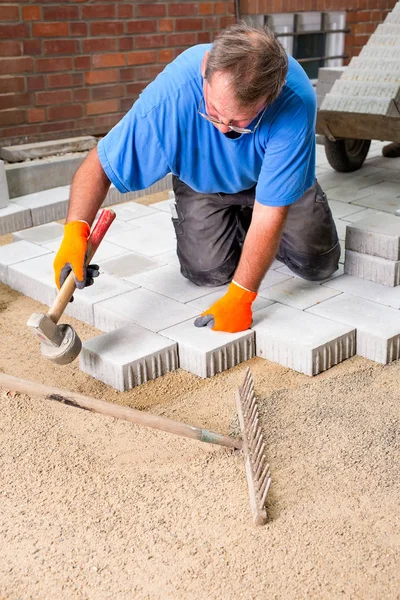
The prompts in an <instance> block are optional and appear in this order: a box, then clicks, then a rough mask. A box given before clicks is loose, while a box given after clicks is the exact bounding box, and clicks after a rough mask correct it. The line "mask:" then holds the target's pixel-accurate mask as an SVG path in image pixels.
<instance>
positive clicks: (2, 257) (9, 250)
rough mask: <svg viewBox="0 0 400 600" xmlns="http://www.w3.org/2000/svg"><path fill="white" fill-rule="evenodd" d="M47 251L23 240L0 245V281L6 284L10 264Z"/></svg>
mask: <svg viewBox="0 0 400 600" xmlns="http://www.w3.org/2000/svg"><path fill="white" fill-rule="evenodd" d="M48 253H49V250H46V249H45V248H41V247H40V246H37V245H36V244H31V243H30V242H27V241H25V240H21V241H19V242H14V243H12V244H7V245H5V246H0V281H1V282H2V283H5V284H6V285H8V267H9V266H10V265H13V264H15V263H20V262H22V261H24V260H29V259H31V258H35V257H36V256H42V255H43V254H48Z"/></svg>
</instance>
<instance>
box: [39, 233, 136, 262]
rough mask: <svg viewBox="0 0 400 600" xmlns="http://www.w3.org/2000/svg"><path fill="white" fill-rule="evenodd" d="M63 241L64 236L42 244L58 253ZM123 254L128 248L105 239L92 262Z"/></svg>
mask: <svg viewBox="0 0 400 600" xmlns="http://www.w3.org/2000/svg"><path fill="white" fill-rule="evenodd" d="M61 242H62V238H58V239H57V240H53V241H52V242H48V243H46V244H42V246H43V248H47V249H48V250H51V251H52V252H55V253H57V252H58V250H59V248H60V246H61ZM122 254H126V250H124V248H121V246H117V245H116V244H111V243H110V242H107V241H105V240H103V241H102V242H101V244H100V246H99V247H98V249H97V251H96V254H95V256H94V257H93V260H92V263H94V264H96V263H102V261H103V260H108V259H110V258H114V257H115V256H121V255H122Z"/></svg>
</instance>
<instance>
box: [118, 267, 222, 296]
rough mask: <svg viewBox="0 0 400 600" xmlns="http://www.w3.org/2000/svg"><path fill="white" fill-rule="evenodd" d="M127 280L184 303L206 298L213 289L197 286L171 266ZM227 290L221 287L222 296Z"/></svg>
mask: <svg viewBox="0 0 400 600" xmlns="http://www.w3.org/2000/svg"><path fill="white" fill-rule="evenodd" d="M125 279H126V280H127V281H131V282H132V283H135V284H136V285H139V286H141V287H143V288H146V289H147V290H151V291H153V292H157V293H158V294H162V295H164V296H167V297H168V298H172V299H173V300H177V301H178V302H183V303H186V302H190V301H191V300H195V299H196V298H200V296H206V295H207V294H209V293H210V292H211V291H212V289H213V288H210V287H208V286H205V285H195V284H194V283H192V282H191V281H189V280H188V279H186V278H185V277H183V275H182V274H181V272H180V270H179V269H178V268H177V267H172V266H171V265H165V266H163V267H158V268H157V269H152V270H151V271H148V272H146V273H139V274H138V275H132V276H131V277H126V278H125ZM226 289H227V286H220V287H219V290H220V293H221V296H222V295H223V294H224V293H225V290H226Z"/></svg>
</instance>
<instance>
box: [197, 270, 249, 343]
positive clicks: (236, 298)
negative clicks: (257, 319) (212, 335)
mask: <svg viewBox="0 0 400 600" xmlns="http://www.w3.org/2000/svg"><path fill="white" fill-rule="evenodd" d="M256 298H257V293H256V292H251V291H250V290H246V289H244V288H242V287H240V286H239V285H237V284H236V283H235V282H234V281H232V283H231V284H230V286H229V288H228V291H227V292H226V294H225V296H222V298H220V299H219V300H217V302H214V304H213V305H212V306H211V307H210V308H209V309H208V310H206V311H204V312H203V313H202V314H201V316H200V317H198V318H197V319H196V320H195V322H194V324H195V326H196V327H204V326H205V325H208V327H211V328H212V329H213V330H214V331H227V332H229V333H236V332H237V331H245V329H249V327H250V325H251V322H252V320H253V313H252V310H251V305H252V303H253V302H254V300H255V299H256Z"/></svg>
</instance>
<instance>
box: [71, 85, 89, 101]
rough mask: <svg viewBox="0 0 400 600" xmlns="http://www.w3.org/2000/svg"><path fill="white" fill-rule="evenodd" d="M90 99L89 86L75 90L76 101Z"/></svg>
mask: <svg viewBox="0 0 400 600" xmlns="http://www.w3.org/2000/svg"><path fill="white" fill-rule="evenodd" d="M89 100H90V90H89V89H88V88H82V89H80V90H74V102H89Z"/></svg>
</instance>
